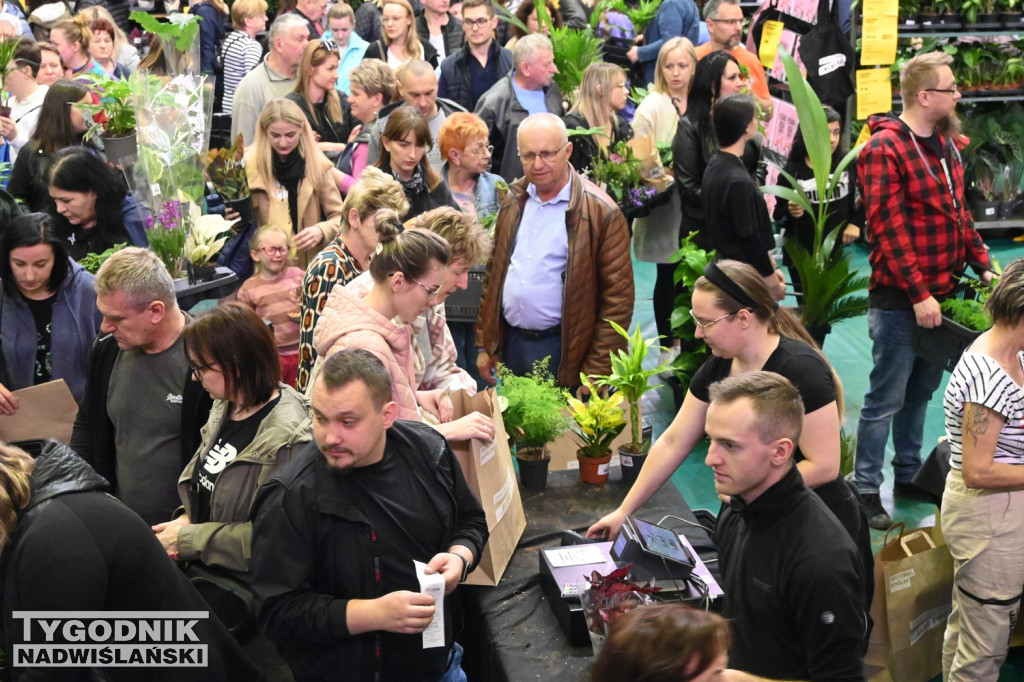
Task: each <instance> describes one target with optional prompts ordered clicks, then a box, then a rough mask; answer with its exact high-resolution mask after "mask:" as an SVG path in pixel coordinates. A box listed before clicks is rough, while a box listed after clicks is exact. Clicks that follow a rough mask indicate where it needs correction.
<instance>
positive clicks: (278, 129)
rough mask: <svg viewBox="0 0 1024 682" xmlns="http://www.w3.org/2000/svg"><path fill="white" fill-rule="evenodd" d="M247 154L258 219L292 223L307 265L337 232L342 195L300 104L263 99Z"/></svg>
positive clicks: (301, 261) (302, 263)
mask: <svg viewBox="0 0 1024 682" xmlns="http://www.w3.org/2000/svg"><path fill="white" fill-rule="evenodd" d="M245 157H246V164H245V169H246V174H247V175H248V179H249V190H250V191H251V193H252V197H253V204H254V209H255V213H256V222H257V224H259V225H260V226H263V225H266V224H268V223H274V224H277V225H288V226H290V229H291V233H292V235H293V237H292V244H293V245H294V246H295V248H296V249H298V250H299V252H300V253H299V258H298V265H299V266H300V267H305V265H306V263H308V262H309V257H310V256H311V255H312V254H315V253H316V251H315V249H317V248H318V247H319V246H320V245H321V244H323V243H325V242H327V241H329V240H331V239H333V238H334V236H335V235H336V234H337V233H338V223H339V220H340V218H341V194H340V193H339V192H338V185H337V183H336V182H335V180H334V176H333V175H332V173H331V169H332V168H333V164H331V162H330V161H329V160H328V159H327V157H326V156H324V155H323V153H322V152H321V151H320V150H319V149H317V143H316V137H314V136H313V131H312V129H311V128H310V127H309V123H308V122H307V121H306V117H305V116H303V115H302V110H301V109H299V107H298V105H297V104H295V103H294V102H289V101H288V100H286V99H281V98H275V99H272V100H270V101H269V102H267V105H266V106H265V107H264V108H263V112H262V113H261V114H260V118H259V121H258V122H257V125H256V139H255V141H254V142H253V144H252V146H250V147H249V148H248V149H246V154H245Z"/></svg>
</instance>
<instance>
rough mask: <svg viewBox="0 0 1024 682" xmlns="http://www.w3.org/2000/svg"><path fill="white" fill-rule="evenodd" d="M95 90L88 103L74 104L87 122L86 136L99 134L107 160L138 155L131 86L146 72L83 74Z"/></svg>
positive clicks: (116, 161) (113, 161) (134, 85)
mask: <svg viewBox="0 0 1024 682" xmlns="http://www.w3.org/2000/svg"><path fill="white" fill-rule="evenodd" d="M86 77H87V78H88V79H89V85H90V87H91V88H92V91H93V93H94V95H93V100H92V103H91V104H76V105H75V106H76V107H78V108H79V109H80V110H82V111H83V112H84V113H85V114H86V120H87V121H88V122H89V123H88V127H87V128H86V131H85V139H89V138H92V137H95V136H97V135H98V136H99V137H100V138H101V139H102V140H103V149H104V151H105V152H106V155H107V161H109V162H110V163H118V164H122V165H123V163H124V159H127V158H129V157H133V156H135V155H136V154H138V142H137V136H136V126H137V125H138V124H137V122H136V120H135V105H134V104H133V103H132V88H133V87H138V86H137V85H136V83H137V82H138V81H139V80H140V79H144V78H148V76H147V75H145V74H143V73H140V72H138V71H136V72H135V73H133V74H132V75H131V77H130V78H129V79H128V80H122V79H119V78H100V77H98V76H95V75H91V74H90V75H88V76H86Z"/></svg>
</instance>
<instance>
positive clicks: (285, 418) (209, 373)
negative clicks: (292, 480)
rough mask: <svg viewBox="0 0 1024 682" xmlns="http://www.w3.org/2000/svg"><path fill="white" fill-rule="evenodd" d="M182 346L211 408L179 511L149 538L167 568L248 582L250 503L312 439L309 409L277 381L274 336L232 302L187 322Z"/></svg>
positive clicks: (181, 484)
mask: <svg viewBox="0 0 1024 682" xmlns="http://www.w3.org/2000/svg"><path fill="white" fill-rule="evenodd" d="M184 341H185V351H186V353H187V354H188V357H189V362H190V363H191V364H192V374H193V376H194V378H195V379H196V380H198V381H200V382H202V384H203V388H204V389H206V392H207V393H209V394H210V397H212V398H213V407H212V408H211V409H210V417H209V419H208V420H207V422H206V425H205V426H203V427H202V429H201V430H200V439H201V440H200V445H199V449H198V450H197V451H196V453H195V455H194V456H193V457H192V460H191V461H190V462H189V463H188V465H186V467H185V470H184V471H183V472H182V474H181V477H180V478H179V479H178V495H179V497H180V498H181V504H182V506H181V507H179V508H178V511H177V513H176V516H175V518H174V519H173V520H169V521H167V522H165V523H160V524H157V525H155V526H153V531H154V532H155V533H156V536H157V539H159V540H160V543H161V544H162V545H163V547H164V549H165V550H166V552H167V555H168V556H169V557H170V558H171V559H172V560H173V561H182V562H186V561H187V562H191V563H200V564H202V565H204V566H209V567H217V568H220V569H224V570H226V571H228V572H230V574H231V575H232V576H233V577H235V578H237V579H239V580H241V581H242V582H247V581H248V574H249V560H250V557H251V556H252V550H251V544H252V524H251V523H250V522H249V513H250V511H251V508H252V503H253V499H254V498H255V496H256V491H257V490H259V488H260V486H262V485H263V484H264V483H266V482H267V481H269V480H270V478H271V476H273V475H274V474H275V473H276V472H277V471H278V470H279V469H280V468H281V467H282V466H284V465H285V464H286V463H287V462H288V461H289V460H290V459H291V458H292V457H293V456H294V455H295V454H296V453H298V452H299V451H300V450H301V449H302V448H303V447H304V446H305V445H306V444H307V443H308V442H309V441H311V440H312V438H313V428H312V421H311V420H310V418H309V415H308V410H309V402H308V400H307V399H306V398H305V397H304V396H302V395H301V394H300V393H299V392H298V391H296V390H295V389H294V388H292V387H291V386H287V385H285V384H283V383H281V366H280V363H279V362H278V358H277V348H276V347H275V346H274V335H273V333H271V331H270V328H269V327H268V326H267V325H266V324H265V323H264V322H263V320H261V319H260V318H259V316H258V315H257V314H256V313H254V312H253V311H252V310H250V309H249V308H246V307H245V306H243V305H242V304H240V303H237V302H231V303H227V304H224V305H221V306H218V307H216V308H213V309H212V310H210V311H208V312H206V313H203V314H202V315H200V316H199V317H197V318H195V319H194V320H193V321H192V322H191V323H189V324H188V326H186V327H185V332H184ZM252 615H253V617H254V616H255V614H252Z"/></svg>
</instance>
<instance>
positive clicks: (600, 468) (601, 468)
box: [597, 462, 609, 476]
mask: <svg viewBox="0 0 1024 682" xmlns="http://www.w3.org/2000/svg"><path fill="white" fill-rule="evenodd" d="M608 468H609V467H608V462H605V463H604V464H598V465H597V475H598V476H607V475H608Z"/></svg>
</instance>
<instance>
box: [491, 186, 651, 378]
mask: <svg viewBox="0 0 1024 682" xmlns="http://www.w3.org/2000/svg"><path fill="white" fill-rule="evenodd" d="M569 182H570V183H571V189H570V197H569V208H568V209H567V210H566V212H565V226H566V229H567V231H568V233H569V259H568V263H567V265H566V273H565V294H564V297H563V300H562V366H561V368H560V369H559V371H558V376H557V379H558V383H559V384H560V385H562V386H575V385H577V384H579V382H580V372H583V373H585V374H608V373H610V372H611V360H610V357H609V354H610V353H611V351H613V350H615V349H617V348H625V345H626V342H625V339H623V338H622V337H621V336H619V335H618V334H617V333H616V332H615V330H614V329H613V328H612V326H611V325H610V324H608V323H607V322H605V320H606V319H609V320H614V321H615V322H617V323H618V324H620V325H622V327H623V328H624V329H628V328H629V322H630V320H631V319H632V317H633V263H632V260H631V259H630V253H629V230H628V228H627V227H626V219H625V217H624V216H623V215H622V211H620V210H619V209H618V207H617V206H616V205H615V203H614V202H613V201H612V200H611V199H610V198H609V197H608V195H607V194H605V193H604V192H602V191H601V190H600V189H599V188H598V187H597V185H595V184H594V183H592V182H590V181H589V180H587V179H586V178H584V177H583V176H581V175H579V174H578V173H577V172H576V171H575V170H572V169H571V168H570V169H569ZM526 187H527V181H526V179H525V178H522V179H520V180H517V181H516V182H514V183H512V185H511V186H510V188H509V192H508V194H506V195H505V199H504V201H502V203H501V208H500V209H498V217H497V220H496V221H495V228H494V255H493V256H492V257H491V260H490V262H488V264H487V271H486V273H485V275H484V292H483V299H482V300H481V301H480V317H479V319H478V321H477V337H476V341H477V346H478V347H480V348H483V349H484V350H485V351H486V352H487V354H488V355H490V356H492V357H493V356H495V355H499V350H500V349H501V335H502V315H501V296H502V291H504V288H505V275H506V273H507V272H508V266H509V261H510V259H511V257H512V249H513V246H514V245H515V242H516V233H517V232H518V231H519V221H520V218H521V216H522V214H523V207H524V206H525V205H526Z"/></svg>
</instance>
